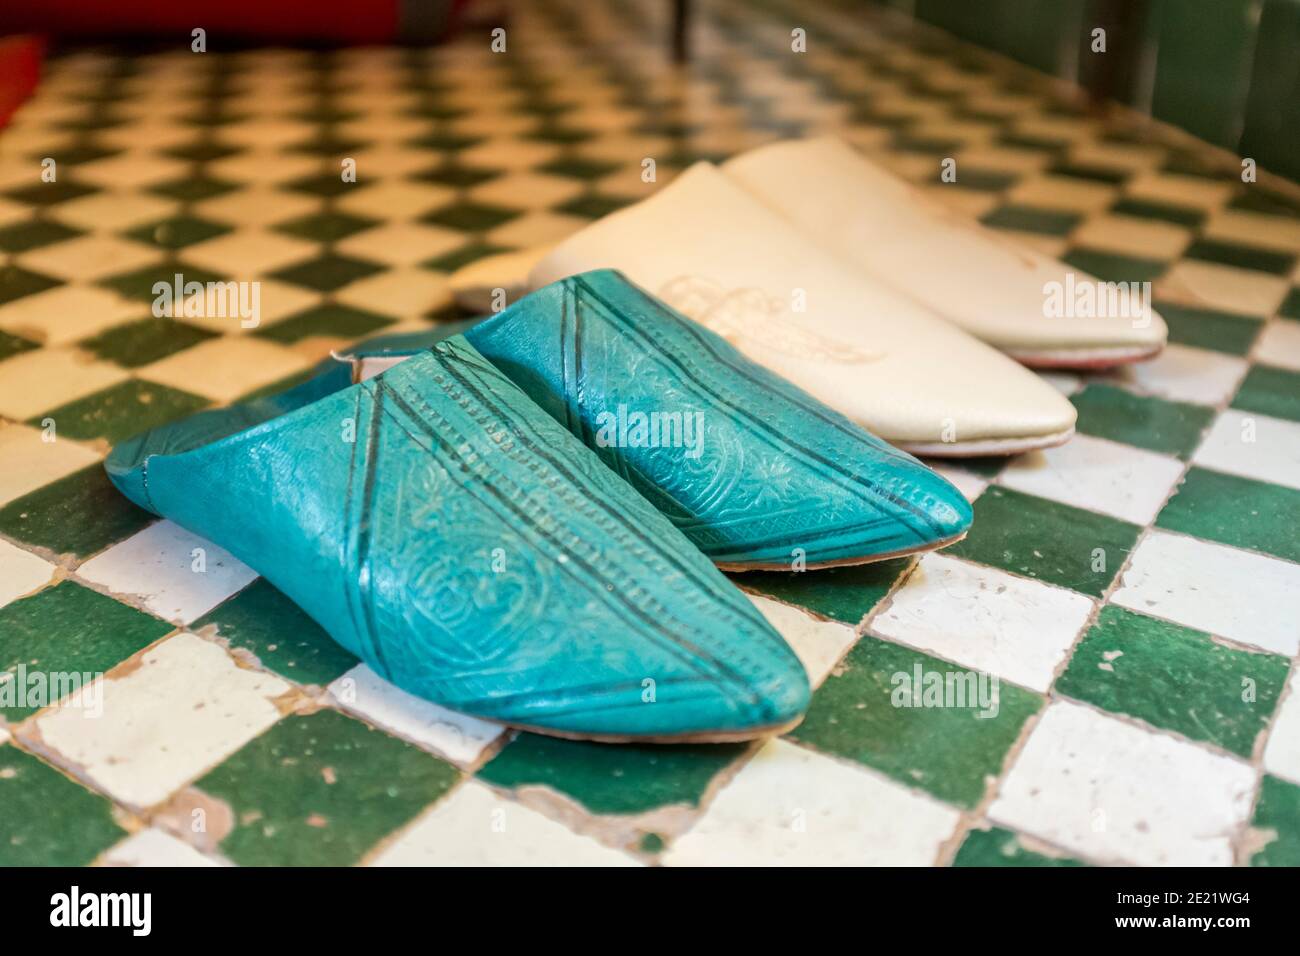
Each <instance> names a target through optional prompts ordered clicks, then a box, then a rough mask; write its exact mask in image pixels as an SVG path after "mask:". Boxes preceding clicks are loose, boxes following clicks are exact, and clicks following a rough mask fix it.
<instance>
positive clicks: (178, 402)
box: [29, 379, 209, 445]
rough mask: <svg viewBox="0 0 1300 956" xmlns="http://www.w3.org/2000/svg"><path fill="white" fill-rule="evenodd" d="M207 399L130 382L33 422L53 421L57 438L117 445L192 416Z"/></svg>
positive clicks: (204, 404) (174, 390)
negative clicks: (151, 429)
mask: <svg viewBox="0 0 1300 956" xmlns="http://www.w3.org/2000/svg"><path fill="white" fill-rule="evenodd" d="M208 404H209V403H208V400H207V399H206V398H200V397H199V396H197V395H191V394H190V393H189V392H182V391H181V390H180V389H175V388H168V387H167V386H166V385H158V384H156V383H154V382H146V381H142V380H140V379H128V380H127V381H125V382H122V383H120V384H118V385H114V386H112V387H111V388H106V389H104V390H103V391H102V392H95V393H94V394H93V395H87V396H86V397H85V398H79V399H77V400H76V401H75V402H69V403H68V404H67V405H61V406H59V407H58V408H55V409H53V410H51V411H48V412H43V413H42V414H40V415H38V416H36V417H35V418H33V419H32V420H31V421H30V422H29V424H31V425H39V424H40V423H41V422H42V421H43V420H44V419H46V418H52V419H54V426H55V428H56V429H57V433H58V435H60V436H61V437H64V438H75V439H77V440H78V441H89V440H91V439H95V438H102V439H104V440H105V441H107V442H108V443H109V444H110V445H115V444H117V443H118V442H119V441H121V440H122V439H124V438H130V437H131V436H132V435H137V434H139V433H140V432H142V431H146V430H148V429H150V428H155V427H157V426H158V425H165V424H167V423H168V422H170V421H175V420H176V419H178V418H184V417H186V416H188V415H193V414H194V413H195V412H197V411H198V410H199V409H201V408H205V407H206V406H207V405H208Z"/></svg>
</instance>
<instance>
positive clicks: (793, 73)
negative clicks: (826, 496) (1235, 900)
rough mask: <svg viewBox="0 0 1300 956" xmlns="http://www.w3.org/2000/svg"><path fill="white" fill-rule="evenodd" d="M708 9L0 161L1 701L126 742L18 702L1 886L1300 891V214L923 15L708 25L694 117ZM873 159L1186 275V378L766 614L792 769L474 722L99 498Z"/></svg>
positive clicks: (9, 147) (544, 23) (100, 70)
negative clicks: (714, 220)
mask: <svg viewBox="0 0 1300 956" xmlns="http://www.w3.org/2000/svg"><path fill="white" fill-rule="evenodd" d="M667 6H668V5H667V4H662V3H657V2H644V3H643V2H639V0H622V2H618V3H614V4H610V5H593V4H585V3H581V2H579V0H547V2H545V3H542V4H537V5H534V4H527V5H525V4H520V5H519V7H520V8H521V9H520V10H519V11H518V12H517V15H516V18H515V19H514V20H513V21H511V23H510V24H509V32H508V48H507V52H506V53H504V54H493V53H492V52H490V50H489V39H488V35H487V28H486V27H484V28H483V29H480V30H478V31H476V32H474V33H473V34H471V35H468V36H466V37H464V38H463V39H461V40H459V41H457V42H456V43H455V44H454V45H451V46H448V47H445V48H440V49H434V50H411V51H403V50H387V49H360V50H352V51H343V52H337V53H309V52H293V51H280V50H265V51H245V52H221V51H220V47H221V43H220V38H219V37H210V38H209V50H210V52H208V53H206V54H202V55H199V54H194V53H191V52H190V51H189V50H188V47H185V48H182V49H179V50H174V51H165V52H159V53H152V54H148V55H139V54H137V55H132V56H124V55H119V54H116V53H113V52H111V51H109V52H99V51H95V52H75V53H69V54H66V55H63V56H61V57H57V58H55V59H54V60H53V61H52V62H51V63H50V65H49V70H48V73H47V77H46V79H45V80H44V82H43V83H42V85H41V87H40V88H39V90H38V92H37V94H36V96H35V98H34V99H33V100H32V101H31V102H30V103H29V104H28V105H26V106H25V107H24V108H23V109H22V110H21V111H20V112H19V114H18V116H17V117H16V119H15V121H14V123H13V124H12V126H11V127H10V128H8V129H7V130H5V131H4V132H3V134H0V255H3V261H2V265H3V271H0V358H2V361H0V416H3V421H2V422H0V538H2V540H0V605H2V606H0V671H4V670H7V671H9V672H14V673H15V677H17V672H18V671H19V669H20V667H21V668H23V669H24V670H25V671H28V672H53V671H57V672H74V671H75V672H86V673H91V674H95V673H101V672H102V673H103V674H104V675H105V676H104V677H103V679H102V684H101V685H99V686H100V687H101V689H102V715H101V716H100V717H99V718H98V719H87V718H86V716H85V713H84V711H82V710H78V709H76V708H73V707H69V706H63V707H60V706H57V705H56V706H49V707H45V708H44V709H37V708H36V707H34V706H25V705H24V702H23V701H22V700H19V699H18V698H16V697H12V696H11V698H9V699H8V703H7V704H6V706H3V707H0V715H2V720H0V863H6V864H21V863H63V864H79V863H91V862H99V863H178V864H190V863H192V864H200V865H209V864H221V863H232V862H233V863H237V864H274V863H284V864H353V863H371V864H404V863H461V862H495V863H528V862H567V863H592V864H645V863H662V864H696V863H872V864H874V863H881V864H920V865H928V864H939V865H968V864H977V865H991V864H1026V865H1072V864H1076V863H1085V864H1088V863H1091V864H1105V863H1132V864H1162V863H1182V864H1234V863H1235V864H1239V865H1242V864H1250V865H1286V864H1290V865H1295V864H1300V686H1298V685H1300V676H1297V671H1296V668H1295V666H1294V665H1295V662H1296V658H1297V652H1298V651H1300V623H1298V622H1300V533H1298V532H1297V527H1298V525H1300V266H1298V263H1297V257H1298V254H1300V204H1297V203H1296V202H1295V201H1294V200H1291V199H1287V198H1286V195H1285V194H1284V193H1282V192H1278V191H1275V190H1271V189H1270V188H1269V187H1267V186H1265V185H1261V184H1248V185H1246V184H1242V183H1241V181H1240V167H1239V166H1238V165H1237V161H1236V160H1235V159H1234V158H1232V157H1221V156H1219V155H1218V154H1216V153H1214V152H1212V151H1209V150H1208V149H1206V148H1204V147H1200V146H1198V145H1197V144H1195V143H1194V142H1192V141H1190V140H1186V139H1184V138H1181V137H1180V136H1179V135H1178V134H1174V133H1171V132H1167V131H1162V130H1159V129H1152V128H1150V127H1146V126H1143V125H1140V124H1139V123H1137V122H1136V121H1134V120H1131V119H1130V118H1129V117H1128V116H1127V115H1126V114H1115V115H1110V114H1106V115H1102V114H1094V113H1084V112H1082V111H1080V110H1078V109H1077V108H1076V107H1073V106H1071V105H1070V103H1069V102H1068V101H1067V100H1062V99H1060V98H1058V97H1059V96H1060V95H1061V94H1060V93H1059V91H1058V90H1057V88H1055V87H1053V86H1052V85H1051V84H1050V83H1048V82H1047V81H1046V80H1045V79H1043V78H1042V77H1039V76H1037V75H1034V74H1031V73H1028V72H1027V71H1024V70H1022V69H1020V68H1019V67H1015V66H1012V65H1010V64H1007V63H1004V62H1003V61H999V60H996V59H993V58H990V57H987V56H985V55H984V54H982V53H979V52H977V51H975V50H973V49H972V48H969V47H965V46H961V45H958V44H956V43H954V42H953V41H951V40H949V39H948V38H946V37H944V36H943V35H942V34H938V33H934V32H930V31H925V30H923V29H920V28H913V27H911V26H909V25H908V24H906V23H905V22H903V21H901V20H894V19H890V18H888V17H885V16H883V15H882V16H880V17H877V16H874V15H869V14H864V13H862V12H861V11H858V12H855V13H854V14H852V15H849V14H848V13H845V12H842V11H841V10H840V9H839V8H837V7H835V6H833V5H824V4H815V3H809V2H799V3H795V2H793V0H788V2H787V0H779V2H770V3H763V4H761V5H757V6H756V5H754V4H748V3H746V4H741V3H739V2H727V0H718V2H711V3H707V4H702V5H701V6H702V9H701V11H700V14H699V22H698V29H699V36H698V43H697V49H696V57H697V59H696V62H695V64H694V65H693V66H692V67H691V68H690V69H688V70H684V71H680V72H679V71H677V70H675V69H673V68H671V67H669V66H667V65H666V64H665V62H664V56H663V50H662V44H661V40H662V37H663V36H664V34H665V30H664V24H663V16H664V14H665V10H664V9H663V8H666V7H667ZM794 27H801V28H804V29H806V30H807V33H808V52H807V53H804V54H795V53H792V52H791V51H790V30H791V29H792V28H794ZM828 131H835V132H838V133H840V134H841V135H843V136H844V137H845V138H847V139H849V140H850V141H852V142H854V143H856V144H857V145H859V146H860V147H862V148H864V149H866V150H867V151H869V152H870V153H871V154H873V155H875V156H877V157H879V158H880V159H882V160H883V161H884V162H886V163H887V164H888V165H890V166H891V167H892V168H894V169H896V170H898V171H900V172H901V173H903V174H904V175H906V176H908V177H910V178H912V179H914V180H915V181H917V182H919V183H926V182H928V183H930V184H931V185H929V186H928V187H927V188H929V189H930V190H931V191H932V192H933V193H935V194H936V195H938V196H940V197H941V198H943V199H944V200H946V201H949V202H954V203H956V204H957V205H958V206H960V207H961V208H963V209H965V210H968V211H969V212H971V213H973V214H975V215H978V216H980V217H981V218H982V219H983V220H984V221H985V222H986V223H989V224H991V225H994V226H996V227H998V228H1001V229H1005V230H1007V232H1008V234H1010V235H1015V236H1017V237H1019V238H1022V239H1025V240H1026V241H1028V242H1031V243H1033V244H1034V245H1036V246H1038V247H1040V248H1043V249H1046V250H1049V251H1051V252H1052V253H1054V254H1057V255H1060V256H1062V257H1064V258H1065V259H1066V260H1067V261H1069V262H1071V263H1074V264H1076V265H1078V266H1079V267H1081V268H1084V269H1087V270H1088V271H1091V272H1093V273H1095V274H1098V275H1100V276H1101V277H1103V278H1105V279H1113V280H1124V279H1134V280H1152V281H1153V282H1154V283H1155V292H1156V301H1157V305H1158V307H1159V308H1160V309H1161V310H1162V312H1163V314H1164V315H1165V316H1166V317H1167V319H1168V320H1169V323H1170V326H1171V330H1172V332H1171V345H1170V346H1169V348H1168V350H1167V351H1166V352H1165V353H1164V354H1163V355H1162V356H1161V357H1160V358H1159V359H1157V360H1156V361H1153V362H1150V363H1147V364H1143V365H1138V366H1135V367H1133V368H1131V369H1128V370H1125V371H1121V372H1118V373H1112V374H1108V375H1095V376H1082V377H1076V376H1073V375H1054V376H1052V377H1051V379H1052V381H1053V383H1055V384H1057V385H1059V387H1060V388H1061V389H1062V390H1064V391H1065V392H1067V393H1068V394H1069V395H1070V396H1071V398H1072V400H1073V401H1074V403H1075V404H1076V405H1077V406H1078V409H1079V431H1080V434H1079V435H1078V437H1076V438H1075V439H1074V440H1073V441H1071V442H1070V443H1069V444H1067V445H1065V446H1063V447H1061V448H1057V449H1053V450H1051V451H1048V452H1046V453H1044V454H1039V455H1032V456H1027V457H1025V458H1022V459H1018V460H1013V461H1011V462H1010V463H1002V462H990V463H985V462H973V463H968V464H967V465H964V466H962V467H959V468H955V467H949V466H945V467H944V472H945V474H949V475H950V476H952V478H953V479H954V480H955V481H956V482H957V483H958V484H959V485H960V487H961V488H962V490H963V491H965V492H966V493H967V494H968V495H969V496H970V497H971V498H973V499H974V502H975V516H976V517H975V525H974V530H973V531H972V533H971V535H970V536H969V537H968V538H967V539H966V540H965V541H963V542H961V543H960V544H959V545H957V546H956V547H953V548H950V549H948V550H947V551H945V552H942V553H939V554H933V555H930V556H927V557H925V558H924V559H922V560H921V561H920V562H919V563H917V562H914V561H901V562H890V563H887V564H883V565H874V566H866V567H862V568H852V569H842V570H832V571H824V572H809V573H804V574H789V575H779V574H761V575H749V576H743V577H739V578H737V580H738V582H739V583H741V584H742V585H743V586H744V587H746V588H747V589H752V590H753V592H755V597H754V600H755V601H756V603H757V604H758V605H759V606H760V607H761V608H762V609H763V611H764V612H765V613H767V614H768V615H769V616H770V617H771V619H772V621H773V622H774V623H775V624H776V626H777V627H778V628H780V630H781V631H782V633H784V634H785V635H786V636H787V638H788V639H789V640H790V642H791V643H792V645H794V647H795V648H796V649H797V650H798V652H799V654H800V656H801V657H802V658H803V659H804V660H805V661H806V663H807V665H808V668H809V670H810V672H811V673H812V676H813V679H814V683H816V684H819V685H820V686H819V689H818V690H817V692H816V695H815V697H814V700H813V705H812V709H811V711H810V713H809V714H808V718H807V720H806V721H805V722H804V723H803V725H802V726H800V727H799V728H798V729H797V730H795V731H794V732H793V733H791V734H790V735H788V736H787V737H785V738H782V739H778V740H771V741H768V742H766V743H761V744H756V745H749V746H746V745H734V746H685V747H635V746H624V747H612V746H600V745H595V744H586V743H575V742H566V741H559V740H554V739H548V738H545V737H539V736H534V735H531V734H515V733H512V732H502V731H501V730H500V729H499V728H497V727H495V726H491V725H488V724H485V723H482V722H479V721H477V720H472V719H466V718H464V717H461V716H458V715H454V714H451V713H447V712H445V711H443V710H441V709H439V708H437V707H435V706H432V705H430V704H427V703H424V702H421V701H418V700H415V699H412V698H410V697H408V696H406V695H404V694H402V693H400V692H398V691H396V690H394V689H393V688H392V687H390V686H388V685H386V684H384V683H382V682H381V681H379V680H378V679H377V678H376V677H375V676H374V675H373V674H372V673H371V672H369V671H368V670H367V669H366V668H365V667H364V666H360V665H358V663H357V661H356V660H355V659H353V658H352V657H351V656H350V655H349V654H348V653H347V652H345V651H343V650H341V649H339V648H338V647H337V646H335V645H334V644H333V643H332V642H331V641H330V640H329V639H328V638H327V637H326V636H325V635H324V634H323V633H322V632H321V631H320V630H319V628H317V627H316V626H315V625H314V624H313V623H312V622H310V621H309V620H308V619H307V618H306V617H305V616H304V615H303V614H302V613H300V612H299V611H298V610H297V609H296V608H295V607H294V606H293V605H291V604H290V603H289V602H288V601H287V600H286V599H285V598H283V597H281V596H280V595H279V594H278V593H277V592H276V591H275V590H273V589H272V588H271V587H269V586H268V585H267V584H266V583H265V582H264V581H262V580H260V579H258V578H257V576H256V575H255V574H254V573H253V572H252V571H250V570H249V569H247V568H245V567H243V566H242V565H240V564H239V563H238V562H237V561H235V560H234V559H232V558H230V557H229V556H227V555H225V554H224V553H223V552H222V551H221V550H220V549H218V548H216V547H215V546H213V545H211V544H208V543H206V542H203V541H200V540H198V539H196V538H195V537H193V536H192V535H190V534H188V533H186V532H184V531H182V530H180V529H179V528H177V527H175V526H174V525H172V524H170V523H168V522H165V521H155V520H153V519H151V517H150V516H148V515H146V514H144V513H143V512H140V511H138V510H135V509H134V508H133V507H132V506H131V505H130V504H128V503H127V502H126V501H125V500H124V499H122V498H121V497H120V496H118V495H117V494H116V492H115V491H114V490H113V489H112V488H111V487H110V486H109V484H108V482H107V480H106V478H105V477H104V474H103V471H102V469H101V466H100V462H101V460H102V458H103V456H104V454H105V452H106V450H107V449H108V448H109V447H110V446H111V445H112V444H113V443H114V442H116V441H118V440H120V439H122V438H125V437H126V436H128V435H129V434H132V433H134V432H136V431H138V430H140V429H142V428H144V427H147V426H150V425H155V424H158V423H161V422H165V421H168V420H170V419H173V418H176V417H178V416H182V415H186V414H188V413H190V412H193V411H194V410H196V409H199V408H204V407H207V406H210V405H213V404H219V403H224V402H228V401H231V400H234V399H237V398H239V397H242V396H246V395H249V394H251V393H254V392H258V391H261V390H264V389H270V388H273V387H278V386H279V385H280V384H282V383H284V382H286V381H291V380H293V379H294V377H295V376H299V375H301V374H302V373H304V371H305V370H306V369H308V368H309V366H310V365H311V364H312V363H313V362H314V361H316V360H317V359H319V358H321V357H323V356H324V355H325V354H327V353H328V351H329V350H330V349H331V348H336V347H338V346H340V345H343V344H346V343H347V342H349V341H351V340H354V339H356V338H358V337H361V336H364V335H368V334H371V333H374V332H376V331H377V330H380V329H385V330H390V331H393V330H400V329H408V328H418V327H424V326H426V325H427V324H429V323H431V322H436V321H441V320H443V319H445V318H448V317H450V316H453V315H455V310H454V309H453V308H452V307H451V303H450V300H449V296H448V293H447V276H448V274H449V273H450V272H451V271H452V270H453V269H454V268H455V267H457V266H458V265H460V264H462V263H465V262H469V261H472V260H473V259H474V258H475V257H478V256H481V255H483V254H484V253H487V252H489V251H493V250H498V249H505V248H519V247H525V246H529V245H532V244H536V243H539V242H544V241H549V240H553V239H556V238H559V237H561V236H563V235H565V234H567V233H569V232H571V231H572V230H575V229H577V228H579V227H581V226H582V225H583V224H584V223H585V222H587V221H589V220H590V219H592V218H594V217H598V216H600V215H603V214H604V213H606V212H607V211H609V210H612V209H615V208H618V207H619V206H622V205H624V204H626V203H628V202H631V201H634V200H636V199H638V198H640V197H642V196H644V195H646V194H647V192H648V191H649V190H651V189H653V188H655V186H654V185H653V184H651V185H647V184H645V183H643V182H642V180H641V160H642V159H643V158H644V157H654V158H656V159H657V161H658V169H659V182H660V183H662V182H664V181H666V180H667V179H669V178H670V177H671V175H672V173H673V172H674V171H676V170H679V169H681V168H682V167H683V166H685V165H687V164H689V163H690V162H691V161H693V160H695V159H697V158H702V157H703V158H721V157H725V156H727V155H730V154H732V153H735V152H737V151H740V150H742V149H745V148H748V147H750V146H753V145H756V144H758V143H761V142H766V141H769V140H772V139H775V138H780V137H783V136H798V135H802V134H805V133H816V132H828ZM948 156H952V157H955V158H956V159H957V164H958V182H957V183H956V184H940V183H939V181H938V173H939V164H940V160H941V159H942V158H944V157H948ZM47 157H48V158H51V159H54V160H55V161H56V163H57V167H56V168H57V180H56V182H53V183H47V182H42V180H41V170H42V165H41V161H42V160H43V159H45V158H47ZM343 158H353V159H355V161H356V167H357V173H358V176H357V182H356V183H345V182H343V181H342V178H341V176H340V163H341V161H342V159H343ZM176 272H181V273H183V274H184V275H185V277H186V278H187V279H199V280H206V279H210V278H230V279H240V280H251V279H260V280H261V283H262V286H261V288H262V301H261V308H262V322H261V325H260V326H258V327H257V328H253V329H241V328H240V327H239V323H238V322H237V321H236V320H232V319H194V320H172V319H157V318H152V317H150V304H149V303H150V299H151V297H152V292H151V286H152V285H153V283H154V281H155V280H157V279H160V278H165V279H170V277H171V276H172V275H173V274H174V273H176ZM51 421H52V422H53V426H54V434H55V435H56V436H57V437H56V440H55V441H52V442H51V441H46V440H43V437H45V436H47V435H48V434H49V428H48V426H49V424H50V422H51ZM195 549H203V551H202V552H196V550H195ZM196 559H197V560H200V561H201V564H202V566H203V567H204V570H203V572H202V573H196V572H195V571H194V570H193V568H194V567H196V564H195V562H196ZM918 667H919V668H920V672H921V673H922V674H923V675H928V674H932V673H947V672H959V671H964V670H967V669H976V670H978V671H979V672H982V673H986V674H988V675H991V676H996V677H997V678H998V679H999V682H1000V683H999V687H998V694H997V699H996V716H992V717H983V718H981V717H980V716H978V713H979V711H980V709H981V708H980V704H979V703H978V702H977V701H969V702H968V706H966V707H946V708H943V707H924V706H923V707H896V706H893V703H892V702H891V697H892V696H893V692H894V690H895V685H896V683H897V679H896V678H895V676H894V675H897V674H900V673H901V674H908V675H914V674H916V673H917V669H918ZM29 676H30V675H29ZM11 680H12V679H11Z"/></svg>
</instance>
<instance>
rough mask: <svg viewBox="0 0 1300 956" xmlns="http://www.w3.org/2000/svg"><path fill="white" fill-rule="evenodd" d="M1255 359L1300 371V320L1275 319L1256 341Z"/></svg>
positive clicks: (1266, 363)
mask: <svg viewBox="0 0 1300 956" xmlns="http://www.w3.org/2000/svg"><path fill="white" fill-rule="evenodd" d="M1255 361H1257V362H1262V363H1264V364H1265V365H1276V366H1278V367H1279V368H1289V369H1291V370H1292V371H1296V372H1300V322H1296V321H1293V320H1291V319H1274V320H1273V321H1272V322H1269V323H1268V324H1267V325H1265V326H1264V331H1263V333H1262V334H1261V335H1260V337H1259V341H1258V342H1256V343H1255Z"/></svg>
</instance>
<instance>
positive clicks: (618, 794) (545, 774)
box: [478, 733, 747, 814]
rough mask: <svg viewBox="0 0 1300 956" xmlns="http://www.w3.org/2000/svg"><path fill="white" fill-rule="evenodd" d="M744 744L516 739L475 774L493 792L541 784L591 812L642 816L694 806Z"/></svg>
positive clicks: (532, 736) (526, 736) (536, 736)
mask: <svg viewBox="0 0 1300 956" xmlns="http://www.w3.org/2000/svg"><path fill="white" fill-rule="evenodd" d="M746 749H747V745H745V744H679V745H671V746H651V745H648V744H625V745H621V746H611V745H609V744H597V743H591V742H588V741H582V740H560V739H558V738H556V737H544V736H542V735H540V734H528V733H524V734H520V735H519V736H518V737H516V738H515V739H514V740H513V741H512V742H511V743H510V744H509V745H508V746H507V747H505V748H504V749H503V750H502V751H501V753H499V754H498V755H497V756H496V758H495V759H494V760H492V761H491V762H490V763H488V764H487V765H486V766H485V767H483V769H482V770H480V771H479V774H478V775H479V776H480V777H481V778H482V779H484V780H486V781H487V782H488V783H492V784H496V785H497V786H499V787H509V788H515V787H531V786H547V787H550V788H551V789H552V790H555V791H558V792H559V793H562V794H564V795H565V796H567V797H570V798H571V799H573V800H576V801H577V802H578V803H580V804H582V805H583V806H584V807H586V808H587V809H588V810H590V811H591V812H592V813H606V814H633V813H646V812H648V811H650V810H655V809H658V808H659V807H667V806H672V805H676V804H685V805H688V806H697V805H698V804H699V802H700V800H701V798H702V797H703V796H704V792H705V790H706V789H707V788H708V786H709V782H710V781H712V780H713V778H714V777H715V776H717V775H718V773H720V772H721V771H722V770H723V769H724V768H726V767H727V766H729V765H730V764H731V763H732V762H733V761H735V760H736V759H738V758H739V757H740V756H741V755H742V754H743V753H745V751H746Z"/></svg>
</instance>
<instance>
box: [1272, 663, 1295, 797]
mask: <svg viewBox="0 0 1300 956" xmlns="http://www.w3.org/2000/svg"><path fill="white" fill-rule="evenodd" d="M1264 769H1265V770H1267V771H1268V772H1269V773H1271V774H1275V775H1277V776H1279V777H1285V778H1286V779H1288V780H1290V781H1292V782H1294V783H1300V670H1297V671H1295V672H1294V673H1292V675H1291V682H1290V685H1289V688H1288V690H1287V692H1286V699H1285V700H1284V701H1282V706H1281V707H1280V708H1278V712H1277V714H1276V715H1274V717H1273V730H1272V732H1271V733H1270V734H1269V737H1268V746H1267V747H1265V748H1264Z"/></svg>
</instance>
